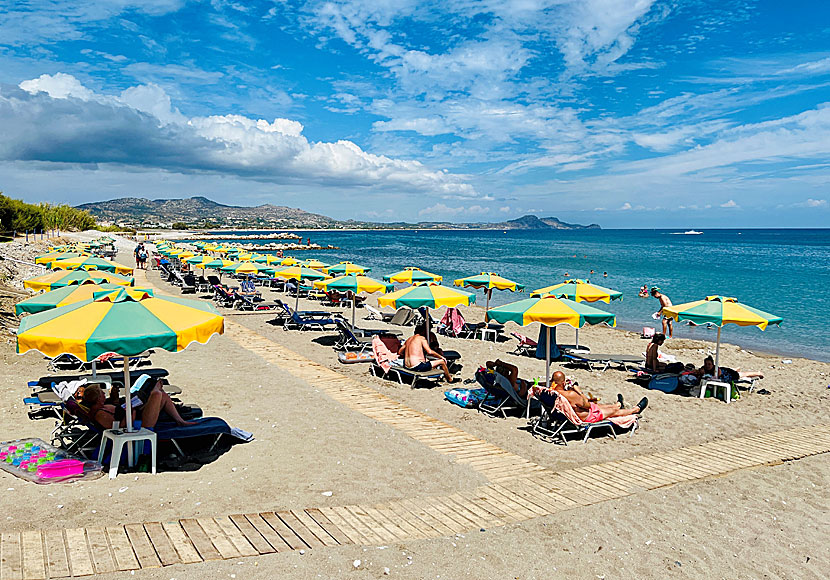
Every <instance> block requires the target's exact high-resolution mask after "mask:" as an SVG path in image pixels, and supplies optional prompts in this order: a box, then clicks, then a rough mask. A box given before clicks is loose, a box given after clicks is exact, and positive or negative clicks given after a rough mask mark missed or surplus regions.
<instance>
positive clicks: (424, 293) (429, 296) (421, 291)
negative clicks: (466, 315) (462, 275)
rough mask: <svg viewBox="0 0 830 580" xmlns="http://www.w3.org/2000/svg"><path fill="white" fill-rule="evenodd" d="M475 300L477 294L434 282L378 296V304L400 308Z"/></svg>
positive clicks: (467, 304)
mask: <svg viewBox="0 0 830 580" xmlns="http://www.w3.org/2000/svg"><path fill="white" fill-rule="evenodd" d="M475 301H476V296H475V294H471V293H469V292H462V291H461V290H455V289H454V288H449V287H447V286H441V285H440V284H434V283H432V284H429V283H428V284H421V285H419V286H407V287H406V288H401V289H400V290H396V291H395V292H392V293H391V294H387V295H386V296H382V297H381V298H378V304H380V305H381V306H390V307H392V308H400V307H401V306H409V307H410V308H420V307H421V306H426V307H427V308H440V307H442V306H461V305H464V306H469V305H470V304H472V303H474V302H475Z"/></svg>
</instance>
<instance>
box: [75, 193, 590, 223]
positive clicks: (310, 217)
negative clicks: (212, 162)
mask: <svg viewBox="0 0 830 580" xmlns="http://www.w3.org/2000/svg"><path fill="white" fill-rule="evenodd" d="M77 207H78V209H83V210H87V211H88V212H89V213H91V214H92V215H93V216H94V217H95V218H96V219H97V220H98V221H99V222H111V223H115V224H119V225H124V226H139V227H153V226H156V227H171V226H173V225H174V224H175V227H180V228H182V227H185V226H186V227H187V228H237V229H324V228H325V229H358V228H365V229H500V230H550V229H554V230H582V229H599V226H598V225H597V224H591V225H587V226H585V225H580V224H571V223H567V222H563V221H561V220H559V219H557V218H555V217H544V218H540V217H537V216H535V215H526V216H522V217H520V218H517V219H514V220H508V221H503V222H497V223H490V222H476V223H462V224H457V223H452V222H428V221H425V222H417V223H408V222H394V223H381V222H366V221H355V220H345V221H342V220H336V219H334V218H330V217H328V216H324V215H320V214H316V213H311V212H307V211H305V210H302V209H297V208H292V207H286V206H282V205H271V204H265V205H258V206H235V205H224V204H221V203H217V202H215V201H213V200H210V199H208V198H206V197H201V196H197V197H190V198H183V199H146V198H141V197H122V198H119V199H112V200H109V201H97V202H94V203H85V204H82V205H79V206H77Z"/></svg>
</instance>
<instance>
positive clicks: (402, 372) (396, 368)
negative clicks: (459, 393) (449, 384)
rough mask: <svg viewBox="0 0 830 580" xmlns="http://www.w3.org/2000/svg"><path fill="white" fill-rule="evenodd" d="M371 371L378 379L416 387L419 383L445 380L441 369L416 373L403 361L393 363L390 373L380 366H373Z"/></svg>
mask: <svg viewBox="0 0 830 580" xmlns="http://www.w3.org/2000/svg"><path fill="white" fill-rule="evenodd" d="M370 371H371V373H372V374H373V375H374V376H376V377H380V378H384V379H388V378H394V379H395V380H397V381H398V383H400V384H401V385H404V384H406V383H407V382H408V383H409V384H411V385H412V386H415V384H416V383H418V381H428V382H431V383H437V382H438V381H440V380H441V379H443V378H444V371H442V370H441V369H440V368H439V369H432V370H429V371H415V370H412V369H410V368H406V367H405V366H404V364H403V361H402V360H401V361H396V362H393V363H391V364H390V366H389V370H388V371H384V370H383V368H381V366H380V365H378V364H373V365H372V367H371V369H370ZM404 379H407V380H404Z"/></svg>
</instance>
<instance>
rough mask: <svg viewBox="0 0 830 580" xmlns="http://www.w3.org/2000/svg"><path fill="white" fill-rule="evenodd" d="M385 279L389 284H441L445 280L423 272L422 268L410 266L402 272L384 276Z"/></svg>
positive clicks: (436, 275)
mask: <svg viewBox="0 0 830 580" xmlns="http://www.w3.org/2000/svg"><path fill="white" fill-rule="evenodd" d="M383 279H384V280H386V281H387V282H399V283H402V284H403V283H406V284H415V283H416V282H440V281H441V280H443V279H444V278H443V276H439V275H438V274H432V273H430V272H427V271H425V270H421V269H420V268H416V267H415V266H410V267H408V268H404V269H403V270H401V271H400V272H395V273H394V274H389V275H388V276H384V277H383Z"/></svg>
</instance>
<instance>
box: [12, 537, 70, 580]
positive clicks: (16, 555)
mask: <svg viewBox="0 0 830 580" xmlns="http://www.w3.org/2000/svg"><path fill="white" fill-rule="evenodd" d="M81 531H83V530H81ZM0 576H2V578H3V580H6V579H8V580H23V556H22V554H21V553H20V533H19V532H4V533H3V534H0Z"/></svg>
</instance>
